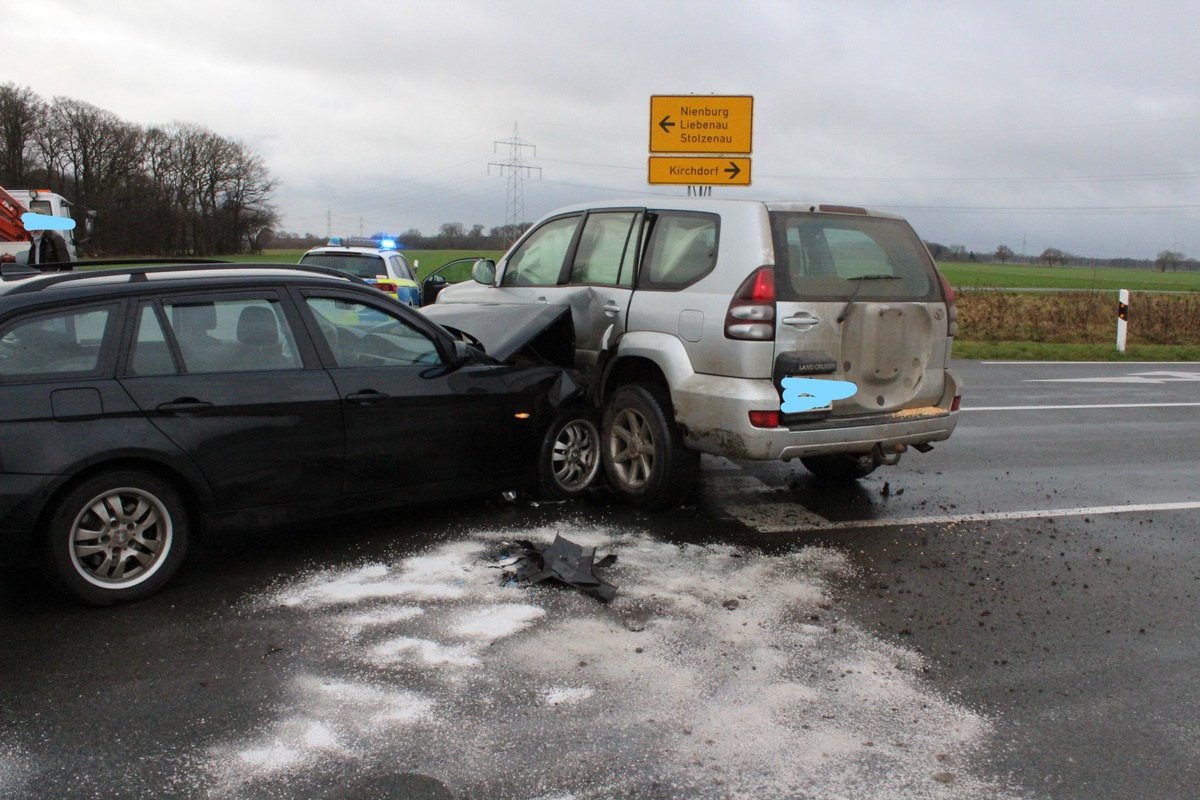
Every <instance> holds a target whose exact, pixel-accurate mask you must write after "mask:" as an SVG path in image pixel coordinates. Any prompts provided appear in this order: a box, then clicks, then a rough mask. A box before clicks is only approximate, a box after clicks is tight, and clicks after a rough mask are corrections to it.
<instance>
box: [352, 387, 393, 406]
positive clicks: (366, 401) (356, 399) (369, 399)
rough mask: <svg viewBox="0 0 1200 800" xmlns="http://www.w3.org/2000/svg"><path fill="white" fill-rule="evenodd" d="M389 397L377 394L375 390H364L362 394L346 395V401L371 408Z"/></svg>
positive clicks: (380, 393)
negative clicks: (370, 406)
mask: <svg viewBox="0 0 1200 800" xmlns="http://www.w3.org/2000/svg"><path fill="white" fill-rule="evenodd" d="M387 399H388V396H387V395H386V394H384V393H383V392H377V391H375V390H374V389H363V390H362V391H361V392H355V393H354V394H348V395H346V400H347V401H348V402H351V403H358V404H359V405H364V406H369V405H374V404H375V403H378V402H380V401H382V400H387Z"/></svg>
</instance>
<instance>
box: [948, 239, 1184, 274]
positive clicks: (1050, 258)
mask: <svg viewBox="0 0 1200 800" xmlns="http://www.w3.org/2000/svg"><path fill="white" fill-rule="evenodd" d="M925 246H926V247H928V248H929V253H930V254H931V255H932V256H933V259H934V260H935V261H951V262H961V263H988V264H991V263H999V264H1007V263H1009V262H1010V261H1011V262H1013V263H1014V264H1045V265H1046V266H1049V267H1053V266H1055V265H1056V264H1057V265H1058V266H1060V267H1065V266H1067V265H1068V264H1071V265H1074V266H1079V267H1119V268H1122V269H1157V270H1158V271H1159V272H1166V271H1167V270H1168V269H1170V270H1171V271H1172V272H1178V271H1179V270H1181V269H1182V270H1184V271H1189V272H1195V271H1197V270H1200V261H1197V260H1196V259H1194V258H1188V257H1187V256H1186V255H1184V254H1183V253H1181V252H1179V251H1177V250H1162V251H1160V252H1159V254H1158V256H1157V257H1155V258H1154V259H1153V260H1151V259H1148V258H1089V257H1087V256H1077V255H1075V254H1074V253H1070V252H1067V251H1065V250H1062V249H1060V248H1057V247H1047V248H1046V249H1045V250H1043V251H1042V253H1041V255H1036V256H1035V255H1017V254H1016V253H1015V252H1013V249H1012V248H1011V247H1009V246H1008V245H1003V244H1002V245H999V246H998V247H997V248H996V249H995V250H993V251H991V252H982V253H977V252H975V251H974V250H968V249H967V248H966V247H964V246H962V245H961V244H954V245H949V246H947V245H944V244H939V243H937V242H925Z"/></svg>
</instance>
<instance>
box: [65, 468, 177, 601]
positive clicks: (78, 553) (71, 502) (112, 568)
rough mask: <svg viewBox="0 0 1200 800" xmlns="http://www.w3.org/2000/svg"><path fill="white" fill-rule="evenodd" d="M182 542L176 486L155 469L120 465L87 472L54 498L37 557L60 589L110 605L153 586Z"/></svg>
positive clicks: (165, 576)
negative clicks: (96, 472)
mask: <svg viewBox="0 0 1200 800" xmlns="http://www.w3.org/2000/svg"><path fill="white" fill-rule="evenodd" d="M187 545H188V519H187V511H186V508H185V506H184V502H183V499H182V498H181V497H180V495H179V492H177V491H176V490H175V488H174V487H173V486H171V484H169V483H167V482H166V481H164V480H162V479H161V478H158V477H157V476H155V475H151V474H149V473H145V472H139V471H132V470H122V471H119V472H112V473H107V474H103V475H98V476H96V477H93V478H90V479H88V480H86V481H84V482H83V483H81V484H79V485H78V486H76V487H74V488H73V489H71V490H70V491H69V492H67V494H66V495H65V496H64V497H63V498H62V499H61V500H60V501H59V503H58V504H57V506H56V507H55V510H54V512H53V514H52V515H51V516H50V519H49V523H48V525H47V526H46V532H45V540H44V543H43V546H44V549H43V563H44V566H45V570H46V575H47V577H48V578H49V580H50V581H51V583H53V584H54V585H55V586H56V587H58V588H59V589H60V590H62V591H64V592H66V593H67V594H69V595H72V596H74V597H76V598H78V599H80V600H83V601H84V602H86V603H91V604H93V605H109V604H112V603H118V602H123V601H127V600H137V599H140V598H143V597H146V596H148V595H150V594H153V593H154V592H156V591H158V590H159V589H160V588H161V587H162V586H163V584H165V583H166V582H167V581H168V580H169V579H170V578H171V576H172V575H173V574H174V573H175V570H177V569H178V568H179V565H180V563H181V562H182V561H183V556H184V554H185V553H186V552H187Z"/></svg>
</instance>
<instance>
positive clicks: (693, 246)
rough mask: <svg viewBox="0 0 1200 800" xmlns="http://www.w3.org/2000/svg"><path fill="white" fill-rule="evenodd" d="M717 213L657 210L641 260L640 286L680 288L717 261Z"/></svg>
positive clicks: (699, 275)
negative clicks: (643, 256)
mask: <svg viewBox="0 0 1200 800" xmlns="http://www.w3.org/2000/svg"><path fill="white" fill-rule="evenodd" d="M719 219H720V218H719V217H718V216H717V215H716V214H702V213H696V212H689V211H658V212H655V214H654V216H653V221H652V224H651V226H650V241H649V242H648V243H647V245H646V257H645V259H644V260H643V262H642V271H641V277H640V279H639V280H638V288H640V289H682V288H683V287H685V286H688V285H689V284H692V283H695V282H696V281H698V280H699V279H700V278H703V277H704V276H705V275H707V274H708V273H709V272H711V271H712V269H713V267H714V266H716V264H717V241H718V232H719V225H718V221H719Z"/></svg>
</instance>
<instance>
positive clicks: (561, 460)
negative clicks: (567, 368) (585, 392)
mask: <svg viewBox="0 0 1200 800" xmlns="http://www.w3.org/2000/svg"><path fill="white" fill-rule="evenodd" d="M599 472H600V431H599V429H598V428H597V426H596V415H595V413H594V412H592V410H591V409H590V408H588V407H587V406H584V405H572V406H570V407H568V408H566V409H564V410H562V411H561V412H559V414H558V415H557V416H556V417H555V418H554V421H553V422H551V423H550V427H549V428H547V429H546V435H545V437H543V439H542V448H541V452H540V453H539V454H538V495H539V496H541V497H544V498H547V499H550V500H569V499H571V498H574V497H580V496H581V495H583V494H584V493H585V492H587V491H588V489H590V488H591V487H592V484H593V483H595V481H596V475H597V474H598V473H599Z"/></svg>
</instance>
